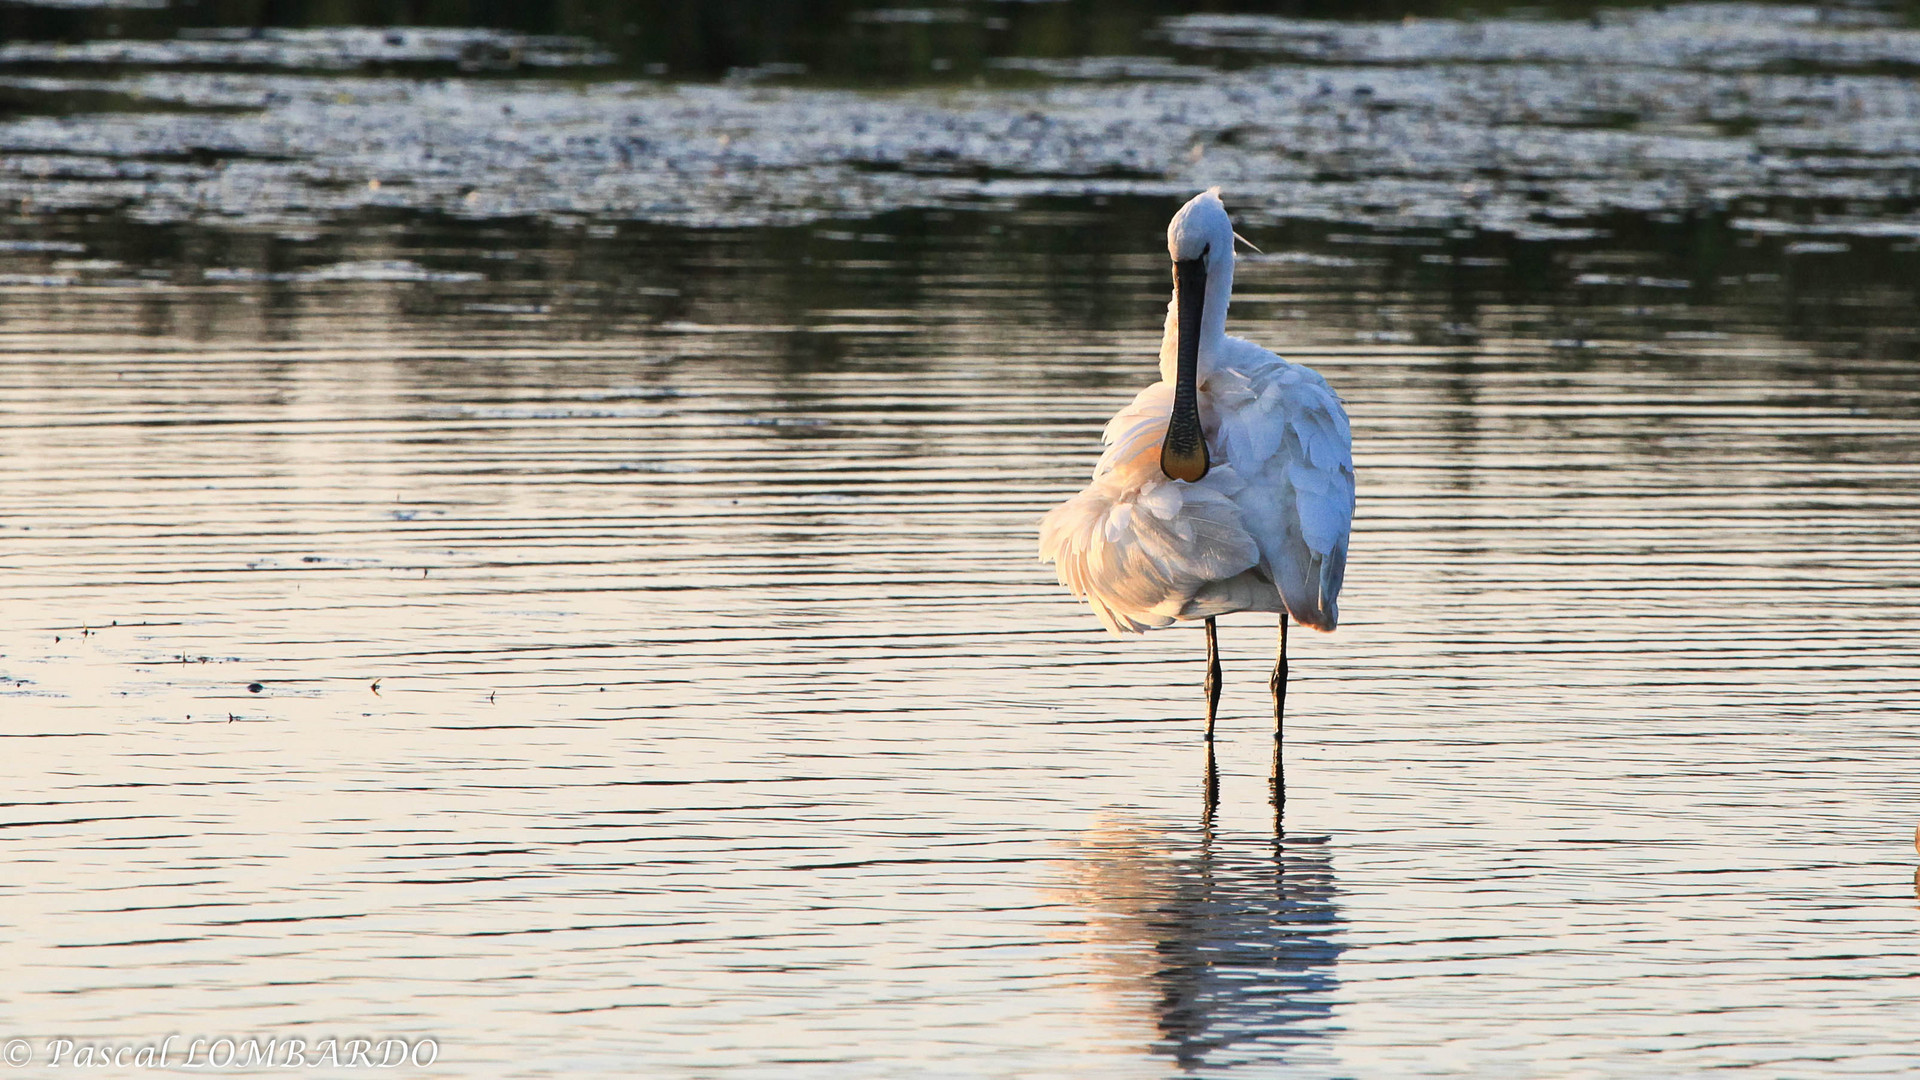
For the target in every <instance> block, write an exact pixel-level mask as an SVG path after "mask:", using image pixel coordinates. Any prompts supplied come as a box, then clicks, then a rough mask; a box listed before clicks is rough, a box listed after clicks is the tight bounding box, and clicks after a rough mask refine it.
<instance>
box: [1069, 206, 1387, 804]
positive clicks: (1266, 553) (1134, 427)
mask: <svg viewBox="0 0 1920 1080" xmlns="http://www.w3.org/2000/svg"><path fill="white" fill-rule="evenodd" d="M1235 238H1236V237H1235V235H1234V231H1233V223H1232V222H1231V221H1230V220H1229V219H1228V218H1227V211H1226V207H1224V206H1222V205H1221V203H1220V196H1219V194H1218V189H1214V190H1211V191H1207V192H1203V193H1202V194H1200V195H1197V196H1195V197H1194V198H1193V199H1192V201H1190V202H1188V203H1187V205H1185V206H1183V207H1181V208H1180V212H1179V213H1177V214H1175V215H1174V217H1173V222H1172V224H1170V225H1169V226H1168V227H1167V249H1168V251H1169V253H1170V254H1171V255H1172V256H1173V300H1172V302H1171V303H1169V304H1168V305H1167V322H1166V333H1165V335H1164V337H1163V338H1162V339H1161V343H1160V381H1159V382H1157V383H1154V384H1153V385H1152V386H1149V387H1147V388H1146V389H1145V390H1142V391H1141V392H1140V395H1139V396H1138V397H1136V398H1134V399H1133V404H1131V405H1128V406H1127V407H1126V408H1124V409H1122V410H1120V414H1119V415H1118V416H1115V417H1114V418H1113V420H1112V421H1111V422H1109V423H1108V424H1107V430H1106V443H1107V449H1106V452H1105V453H1104V454H1102V455H1101V457H1100V464H1099V465H1098V466H1096V467H1095V469H1094V472H1093V484H1092V485H1091V486H1089V487H1088V488H1087V489H1086V490H1085V491H1083V492H1081V493H1080V494H1079V495H1076V496H1074V497H1073V498H1072V499H1069V500H1067V502H1065V503H1064V504H1062V505H1060V506H1059V507H1056V508H1055V509H1054V510H1053V511H1052V512H1051V513H1049V514H1048V515H1047V516H1046V519H1045V520H1044V521H1042V522H1041V523H1040V557H1041V558H1042V559H1045V560H1048V561H1050V562H1052V563H1054V564H1055V566H1056V568H1057V569H1058V570H1059V573H1060V582H1061V584H1063V585H1065V586H1067V588H1069V589H1071V590H1072V591H1073V594H1074V595H1075V596H1081V597H1085V598H1086V600H1087V602H1088V603H1089V604H1091V605H1092V606H1093V610H1094V613H1095V614H1097V615H1099V616H1100V621H1101V622H1103V623H1105V624H1106V626H1107V629H1109V630H1111V631H1113V632H1114V633H1139V632H1140V631H1143V630H1146V629H1149V628H1152V627H1158V626H1166V625H1168V624H1170V623H1172V622H1173V621H1174V620H1176V619H1204V620H1205V621H1206V627H1207V676H1206V682H1205V689H1206V695H1207V739H1208V741H1212V739H1213V720H1214V713H1215V712H1216V711H1217V709H1218V707H1219V702H1220V650H1219V644H1218V642H1217V640H1216V638H1215V631H1214V617H1215V616H1218V615H1225V614H1227V613H1229V612H1234V611H1273V612H1278V613H1279V614H1280V642H1279V646H1278V649H1277V656H1276V660H1275V663H1274V670H1273V678H1272V681H1271V686H1272V689H1273V724H1274V729H1273V733H1274V739H1275V740H1276V745H1275V753H1274V766H1275V775H1274V781H1275V794H1276V796H1280V795H1282V794H1283V792H1284V788H1283V786H1282V782H1281V775H1280V772H1279V767H1280V755H1279V746H1278V740H1279V738H1280V717H1281V713H1282V711H1283V708H1284V705H1285V702H1286V690H1287V618H1288V615H1289V614H1290V615H1291V616H1292V617H1293V619H1294V620H1296V621H1298V622H1300V623H1303V624H1305V625H1307V626H1311V627H1313V628H1314V629H1316V630H1332V629H1333V628H1334V626H1335V624H1337V623H1338V622H1339V620H1340V611H1339V607H1338V604H1337V603H1336V601H1337V599H1338V597H1339V595H1340V582H1341V578H1342V576H1343V575H1344V574H1345V572H1346V565H1347V534H1348V531H1349V529H1350V527H1351V526H1352V523H1353V451H1352V448H1353V439H1352V435H1351V433H1350V432H1349V429H1348V426H1347V414H1346V411H1345V410H1344V409H1342V408H1341V406H1340V399H1339V398H1338V397H1336V396H1335V395H1334V392H1333V391H1332V390H1331V389H1329V388H1328V386H1327V381H1326V380H1325V379H1323V378H1321V377H1320V376H1319V375H1317V374H1315V373H1314V372H1313V371H1312V369H1310V368H1305V367H1301V366H1300V365H1298V364H1290V363H1288V362H1286V361H1285V360H1282V359H1280V358H1279V357H1278V356H1275V355H1274V354H1272V353H1270V352H1268V351H1267V350H1265V349H1263V348H1261V347H1260V346H1258V345H1255V344H1253V343H1252V342H1250V341H1243V340H1241V339H1240V338H1235V337H1228V336H1227V332H1226V325H1227V302H1228V300H1229V299H1230V298H1231V296H1232V293H1233V242H1234V240H1235Z"/></svg>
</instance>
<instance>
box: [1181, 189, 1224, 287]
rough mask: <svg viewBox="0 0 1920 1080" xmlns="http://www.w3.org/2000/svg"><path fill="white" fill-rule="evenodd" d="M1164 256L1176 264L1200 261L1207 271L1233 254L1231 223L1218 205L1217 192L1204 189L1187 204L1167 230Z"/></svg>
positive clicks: (1221, 206)
mask: <svg viewBox="0 0 1920 1080" xmlns="http://www.w3.org/2000/svg"><path fill="white" fill-rule="evenodd" d="M1167 254H1169V255H1171V256H1173V261H1174V262H1176V263H1181V262H1188V261H1190V260H1194V259H1204V260H1206V263H1207V265H1208V267H1209V268H1211V267H1212V266H1213V264H1214V262H1215V260H1217V259H1221V258H1226V257H1231V256H1232V254H1233V222H1232V221H1231V220H1230V219H1228V217H1227V208H1226V206H1225V205H1223V204H1222V203H1221V202H1220V189H1219V188H1208V189H1207V190H1205V191H1203V192H1201V193H1200V194H1198V195H1195V196H1194V197H1193V198H1191V199H1188V200H1187V205H1185V206H1183V207H1181V208H1180V212H1179V213H1177V214H1175V215H1173V221H1172V222H1171V223H1170V224H1169V225H1168V226H1167Z"/></svg>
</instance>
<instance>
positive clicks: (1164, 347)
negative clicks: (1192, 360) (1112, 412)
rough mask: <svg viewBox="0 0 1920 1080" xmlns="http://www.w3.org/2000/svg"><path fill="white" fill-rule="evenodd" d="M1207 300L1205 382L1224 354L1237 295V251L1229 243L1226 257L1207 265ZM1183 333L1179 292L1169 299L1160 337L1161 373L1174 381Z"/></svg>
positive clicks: (1202, 343) (1202, 345)
mask: <svg viewBox="0 0 1920 1080" xmlns="http://www.w3.org/2000/svg"><path fill="white" fill-rule="evenodd" d="M1206 297H1207V302H1206V307H1205V309H1204V310H1203V311H1202V312H1201V318H1200V372H1199V374H1200V381H1202V382H1205V381H1206V378H1207V374H1208V373H1209V372H1211V371H1212V370H1213V363H1214V358H1215V357H1217V356H1218V355H1219V354H1220V347H1221V346H1222V345H1223V344H1224V343H1225V342H1226V340H1227V302H1228V301H1229V300H1231V299H1232V298H1233V252H1232V248H1231V247H1229V248H1228V251H1227V255H1226V257H1225V258H1215V259H1213V260H1211V263H1210V265H1209V266H1208V267H1207V292H1206ZM1179 337H1180V296H1179V294H1178V293H1177V292H1176V293H1175V294H1174V296H1173V298H1172V299H1171V300H1169V301H1168V302H1167V326H1166V332H1165V333H1164V334H1163V335H1162V337H1161V339H1160V377H1161V378H1162V379H1165V380H1166V381H1167V382H1172V381H1174V377H1175V375H1176V374H1177V372H1178V358H1177V357H1176V356H1175V352H1176V351H1177V349H1178V348H1179Z"/></svg>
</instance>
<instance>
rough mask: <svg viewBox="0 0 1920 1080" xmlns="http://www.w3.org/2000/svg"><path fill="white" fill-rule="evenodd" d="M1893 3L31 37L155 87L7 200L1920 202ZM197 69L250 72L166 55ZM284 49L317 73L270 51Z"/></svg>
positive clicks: (397, 205)
mask: <svg viewBox="0 0 1920 1080" xmlns="http://www.w3.org/2000/svg"><path fill="white" fill-rule="evenodd" d="M899 10H900V11H908V10H914V11H918V10H919V9H899ZM928 10H932V9H928ZM889 17H891V16H889ZM902 17H904V16H902ZM916 17H917V16H916ZM1884 23H1885V20H1884V19H1883V18H1881V17H1880V16H1878V15H1877V14H1875V13H1873V12H1871V11H1866V10H1855V9H1845V10H1844V11H1835V10H1828V9H1820V8H1813V7H1770V6H1769V7H1759V6H1755V7H1749V6H1744V5H1741V6H1715V5H1688V6H1682V7H1679V8H1671V9H1667V10H1665V11H1646V12H1632V13H1608V14H1604V15H1603V16H1601V17H1599V18H1598V19H1596V20H1580V21H1569V20H1548V19H1527V18H1501V19H1485V20H1438V19H1436V20H1412V21H1409V22H1405V23H1346V22H1328V21H1312V20H1297V19H1279V18H1268V17H1264V16H1262V17H1255V16H1211V15H1209V16H1201V15H1194V16H1184V17H1180V18H1174V19H1171V20H1168V21H1167V22H1165V23H1164V24H1162V27H1161V30H1160V31H1159V33H1160V40H1161V41H1162V43H1163V44H1165V45H1166V47H1168V48H1170V49H1172V50H1174V51H1175V52H1176V53H1179V52H1180V51H1181V50H1189V51H1191V50H1200V49H1207V50H1213V51H1214V52H1215V53H1218V52H1219V51H1220V50H1226V51H1228V52H1230V53H1232V54H1234V55H1238V56H1245V57H1249V58H1253V59H1256V60H1268V61H1271V62H1270V63H1265V64H1263V65H1261V66H1254V67H1249V68H1242V69H1238V70H1219V69H1212V68H1206V67H1200V66H1197V65H1196V64H1194V63H1193V62H1191V58H1180V57H1174V58H1156V57H1104V58H1085V59H1079V60H1057V61H1056V60H1030V59H1019V58H1013V59H1006V60H1002V61H995V64H996V65H997V66H999V67H1001V68H1017V69H1020V70H1021V71H1024V72H1026V73H1028V74H1031V75H1034V76H1036V77H1041V78H1048V77H1051V78H1053V79H1055V80H1056V81H1055V82H1054V83H1052V84H1050V85H1042V86H1040V87H1038V88H1032V87H1026V88H1015V89H990V88H975V89H969V90H953V89H940V90H897V91H888V92H853V91H848V90H840V89H827V88H819V87H807V86H795V85H786V86H770V85H764V84H761V85H755V84H753V83H752V82H751V81H744V82H742V81H733V82H723V83H720V84H680V85H673V84H664V83H661V82H658V81H650V80H642V81H632V80H615V79H607V80H599V81H592V80H589V81H584V82H583V81H580V80H579V79H569V80H568V81H556V80H551V79H545V78H534V77H528V76H526V75H524V74H522V75H519V76H511V77H499V76H488V77H485V78H467V77H460V76H458V75H457V74H456V75H455V76H453V77H448V78H434V79H426V78H403V77H395V76H392V75H383V76H381V77H368V76H362V75H359V74H357V73H356V74H339V73H338V72H341V71H343V70H345V71H356V70H357V69H359V68H361V67H362V66H364V65H366V64H373V63H387V62H389V61H393V62H399V61H421V62H429V61H431V62H452V63H460V62H463V61H462V58H463V57H469V56H470V55H471V54H473V52H474V50H475V49H479V50H481V51H483V52H484V51H485V50H487V49H500V50H506V53H507V54H508V55H510V56H511V57H512V58H513V62H514V64H515V65H517V66H521V67H541V66H547V67H561V66H571V67H572V68H573V71H572V72H571V73H570V74H573V75H590V74H591V70H592V68H591V65H593V64H595V63H597V62H598V61H599V59H600V57H599V54H598V53H596V52H595V51H594V47H592V46H591V45H590V43H587V42H585V41H583V40H577V39H549V38H531V37H528V38H518V37H514V36H512V35H502V34H498V33H496V32H493V31H475V30H426V29H417V28H409V29H401V30H393V31H379V30H369V29H346V30H324V31H322V30H314V31H307V30H301V31H268V32H265V33H263V34H262V35H261V36H259V37H252V36H245V37H243V36H240V35H238V34H229V33H224V32H223V33H215V34H206V35H201V36H196V37H192V38H181V39H177V40H171V41H159V42H155V41H120V40H115V41H100V42H83V43H79V44H73V45H65V44H54V43H46V42H15V43H12V44H9V45H7V46H5V47H4V48H0V65H4V66H11V67H13V68H15V69H17V67H18V65H19V64H22V63H28V62H31V63H33V64H34V65H36V67H37V68H38V70H37V71H36V73H34V74H32V75H25V74H22V75H16V76H11V77H8V78H3V79H0V88H11V89H14V90H16V91H18V92H20V93H23V94H24V93H28V92H29V91H30V92H31V93H32V94H40V95H48V96H49V99H50V100H51V99H58V98H61V97H62V96H63V95H64V96H71V95H74V94H80V93H87V94H96V95H97V94H104V95H109V97H110V98H118V99H120V100H124V101H125V102H126V103H127V105H126V107H125V108H126V111H111V110H108V111H94V112H87V113H85V114H77V115H21V114H16V115H15V118H14V119H12V120H11V121H10V122H7V123H4V124H0V202H10V203H13V204H16V205H18V206H19V207H21V208H22V211H23V212H25V213H29V214H36V215H37V214H46V213H51V212H58V211H63V210H86V211H99V210H111V211H116V212H120V213H124V214H126V215H128V216H129V217H131V218H132V219H134V220H136V221H140V222H148V223H157V224H169V223H176V222H198V223H202V224H209V225H214V226H217V227H221V228H228V229H235V230H249V231H259V230H273V231H285V230H293V231H306V232H309V233H310V232H311V231H312V230H313V229H315V228H317V227H324V225H325V224H326V223H327V222H330V221H334V220H338V219H340V218H342V217H343V216H345V215H348V214H352V213H356V212H359V211H362V210H367V209H378V210H380V211H382V212H391V211H396V210H400V211H405V210H413V211H427V212H435V213H441V214H446V215H450V216H452V217H455V218H459V219H468V220H472V219H481V220H485V219H502V218H525V219H535V220H544V221H546V222H550V223H552V224H555V225H560V226H562V227H566V228H603V227H604V225H605V224H606V223H608V222H610V221H617V220H622V219H625V220H643V221H651V222H660V223H667V224H677V225H692V226H702V227H704V226H755V225H782V224H797V223H806V222H811V221H816V220H820V219H826V218H845V217H859V216H865V215H871V214H876V213H880V212H884V211H888V210H893V209H898V208H902V207H964V206H969V205H979V204H981V203H982V202H983V201H984V202H992V201H1000V200H1018V199H1024V198H1028V197H1032V196H1049V195H1052V196H1080V197H1085V196H1092V197H1098V196H1108V195H1138V194H1148V195H1162V196H1168V197H1173V196H1178V195H1181V194H1185V193H1190V192H1191V191H1192V190H1194V189H1195V188H1197V187H1201V186H1206V185H1211V184H1221V185H1224V186H1225V187H1226V188H1227V189H1228V191H1229V194H1230V196H1231V197H1232V199H1233V201H1234V203H1235V206H1236V210H1237V211H1239V212H1240V213H1242V214H1243V215H1244V216H1246V217H1248V218H1249V219H1251V220H1255V221H1257V220H1258V219H1259V218H1261V217H1262V216H1265V217H1266V218H1268V219H1269V220H1271V219H1274V218H1294V219H1316V220H1325V221H1341V222H1352V223H1355V224H1361V225H1371V226H1393V227H1399V226H1449V227H1452V226H1463V227H1472V228H1477V229H1483V230H1492V231H1498V232H1503V233H1507V234H1510V235H1514V236H1518V237H1522V238H1525V239H1529V240H1543V241H1546V240H1579V239H1586V238H1591V237H1593V236H1595V235H1596V229H1595V226H1594V224H1593V219H1595V218H1596V217H1598V216H1601V215H1605V214H1609V213H1612V212H1616V211H1628V212H1633V213H1647V212H1653V211H1662V210H1690V209H1701V210H1711V211H1714V212H1720V211H1725V210H1729V209H1732V210H1735V211H1736V212H1739V213H1741V214H1742V216H1744V217H1749V218H1752V219H1754V220H1756V221H1762V220H1772V218H1773V217H1775V216H1777V215H1778V213H1779V211H1778V210H1777V209H1776V208H1774V207H1773V206H1772V205H1771V203H1772V201H1774V200H1799V201H1804V200H1838V201H1843V202H1846V203H1851V204H1856V205H1859V204H1880V203H1891V202H1897V201H1898V200H1903V199H1907V200H1910V199H1911V198H1912V196H1913V195H1914V193H1915V188H1914V181H1913V177H1914V176H1915V175H1916V172H1920V81H1916V80H1914V79H1912V78H1910V77H1908V76H1907V75H1906V74H1902V73H1903V72H1906V71H1909V70H1912V69H1920V31H1914V30H1908V29H1904V28H1899V27H1892V26H1888V25H1883V24H1884ZM1182 56H1184V54H1182ZM116 66H118V67H124V68H133V69H135V70H128V71H124V72H120V73H115V72H114V71H112V70H111V69H112V68H113V67H116ZM180 66H191V67H194V68H207V67H214V68H227V69H230V70H224V71H205V70H191V71H186V70H153V69H154V68H176V67H180ZM103 68H105V69H107V70H105V71H104V72H103V70H102V69H103ZM263 68H265V69H269V70H264V71H263V70H261V69H263ZM289 68H292V69H300V71H301V72H313V73H292V72H290V71H285V70H274V69H289ZM49 69H51V70H52V71H53V72H55V73H56V74H48V73H47V72H48V70H49ZM76 69H84V70H76ZM329 72H331V73H330V74H329ZM1889 72H1893V73H1889ZM50 108H51V106H50ZM1747 203H1752V204H1755V205H1754V206H1753V207H1752V208H1748V207H1747V206H1746V205H1745V204H1747ZM1876 216H1877V211H1866V212H1861V213H1855V214H1849V215H1848V217H1847V218H1846V219H1842V220H1838V221H1831V222H1825V223H1823V224H1822V226H1821V227H1822V228H1827V229H1832V230H1834V231H1836V232H1844V231H1846V230H1847V229H1848V228H1849V223H1850V222H1851V221H1855V220H1857V221H1859V222H1860V223H1861V224H1862V227H1868V226H1871V225H1872V219H1874V218H1875V217H1876ZM1781 227H1782V228H1793V227H1797V226H1795V225H1794V224H1793V223H1792V222H1790V221H1789V222H1785V223H1784V224H1783V225H1782V226H1781ZM596 235H601V236H604V233H601V234H596ZM1834 242H1838V241H1834ZM342 272H344V271H342ZM382 272H386V271H382ZM394 272H398V271H394ZM408 272H411V271H408ZM362 280H415V279H413V278H404V277H403V278H364V279H362Z"/></svg>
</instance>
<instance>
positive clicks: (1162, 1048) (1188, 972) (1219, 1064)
mask: <svg viewBox="0 0 1920 1080" xmlns="http://www.w3.org/2000/svg"><path fill="white" fill-rule="evenodd" d="M1058 872H1059V874H1060V876H1061V878H1062V879H1063V880H1064V882H1065V884H1064V885H1063V886H1062V889H1061V894H1062V895H1063V896H1064V897H1065V898H1066V899H1068V900H1069V901H1070V902H1072V903H1073V904H1074V905H1075V906H1076V907H1078V908H1079V909H1081V910H1084V911H1085V912H1087V917H1086V919H1085V921H1084V922H1082V923H1080V924H1079V926H1080V927H1081V929H1082V930H1083V932H1084V937H1083V942H1084V944H1085V945H1086V947H1087V948H1086V954H1087V957H1088V962H1089V967H1090V969H1091V970H1092V971H1093V972H1094V973H1096V975H1097V978H1098V982H1099V985H1100V988H1101V992H1102V998H1103V1000H1104V1001H1105V1002H1107V1008H1106V1009H1105V1010H1103V1011H1102V1012H1101V1013H1100V1015H1101V1016H1103V1017H1104V1018H1105V1019H1106V1021H1107V1022H1108V1023H1110V1024H1113V1025H1114V1026H1115V1028H1116V1029H1117V1030H1116V1036H1117V1037H1119V1038H1122V1039H1127V1040H1129V1041H1137V1042H1144V1043H1146V1044H1147V1045H1148V1046H1149V1047H1150V1048H1151V1050H1152V1052H1154V1053H1156V1054H1160V1055H1165V1056H1167V1057H1170V1058H1172V1059H1173V1060H1174V1061H1175V1063H1177V1064H1178V1065H1179V1066H1180V1067H1181V1068H1182V1069H1189V1070H1190V1069H1194V1068H1200V1067H1208V1068H1224V1067H1231V1066H1234V1065H1244V1064H1251V1063H1257V1062H1266V1063H1269V1064H1276V1063H1284V1062H1287V1061H1289V1060H1290V1059H1291V1058H1293V1057H1297V1056H1299V1053H1298V1049H1299V1047H1300V1046H1301V1045H1302V1044H1305V1043H1308V1042H1310V1041H1311V1040H1313V1039H1315V1038H1317V1037H1320V1036H1322V1035H1324V1034H1326V1031H1327V1029H1328V1026H1329V1025H1328V1020H1329V1018H1330V1016H1331V1014H1332V1007H1333V1006H1332V998H1333V991H1334V989H1335V986H1336V983H1337V978H1338V973H1337V970H1336V967H1335V965H1336V964H1337V962H1338V960H1339V957H1340V953H1341V951H1342V950H1343V948H1344V946H1343V945H1342V944H1341V942H1340V932H1341V925H1340V923H1341V920H1340V914H1339V909H1338V906H1337V905H1336V903H1335V897H1336V889H1335V886H1334V878H1333V863H1332V855H1331V847H1330V844H1329V840H1328V838H1327V837H1325V836H1312V837H1301V836H1291V837H1289V836H1261V835H1259V834H1247V833H1238V832H1231V831H1223V830H1218V829H1215V828H1214V827H1212V826H1202V827H1200V828H1198V829H1191V828H1189V829H1154V828H1152V827H1150V826H1147V825H1145V824H1143V823H1140V822H1136V821H1128V820H1125V819H1111V820H1108V821H1105V822H1103V823H1102V824H1100V825H1099V826H1098V827H1096V828H1094V829H1092V830H1090V831H1088V832H1087V833H1085V834H1083V835H1082V836H1081V837H1079V838H1078V840H1077V841H1076V843H1075V845H1074V853H1073V854H1072V855H1071V856H1070V857H1068V858H1065V859H1062V860H1061V861H1060V863H1059V865H1058ZM1143 1032H1151V1034H1150V1035H1148V1036H1146V1037H1145V1038H1143V1037H1142V1033H1143Z"/></svg>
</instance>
